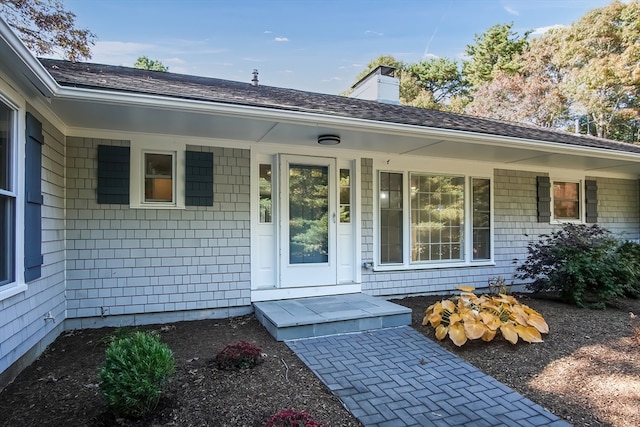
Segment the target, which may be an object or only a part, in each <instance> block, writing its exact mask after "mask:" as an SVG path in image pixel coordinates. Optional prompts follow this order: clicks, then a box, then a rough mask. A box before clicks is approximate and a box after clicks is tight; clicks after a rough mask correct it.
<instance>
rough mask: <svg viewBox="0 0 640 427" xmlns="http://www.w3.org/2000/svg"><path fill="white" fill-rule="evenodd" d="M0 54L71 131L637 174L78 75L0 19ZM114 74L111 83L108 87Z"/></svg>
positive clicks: (406, 125) (175, 82) (441, 118)
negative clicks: (322, 141) (40, 55)
mask: <svg viewBox="0 0 640 427" xmlns="http://www.w3.org/2000/svg"><path fill="white" fill-rule="evenodd" d="M0 56H1V57H2V58H3V61H2V63H3V66H2V68H1V69H0V76H1V75H2V74H4V75H5V76H8V77H9V78H10V79H11V80H13V81H15V82H16V83H17V84H18V86H19V87H20V89H21V90H23V91H24V93H25V94H26V95H27V96H28V97H30V98H31V99H36V98H37V99H40V100H42V101H43V102H42V103H41V104H40V105H43V106H45V107H46V108H48V109H49V112H50V114H51V115H52V117H55V118H56V119H57V122H58V124H59V125H60V126H62V127H63V129H61V130H62V131H63V132H64V133H65V134H66V135H71V136H72V135H78V134H82V133H84V134H86V133H87V132H89V133H90V132H94V131H98V130H99V131H106V132H127V133H130V132H132V133H150V134H158V135H174V136H181V137H197V138H216V139H224V140H228V141H231V143H233V141H237V142H238V144H239V145H245V146H246V144H258V145H260V144H280V145H284V146H286V145H291V146H296V147H318V144H317V138H318V136H319V135H322V134H336V135H339V136H340V139H341V143H340V145H339V148H340V149H345V150H354V151H357V152H358V153H361V155H363V156H367V155H372V156H373V155H376V154H379V155H385V154H388V155H406V156H424V157H430V158H449V159H460V160H470V161H483V162H485V161H486V162H493V163H496V164H502V165H506V166H508V167H513V168H561V169H572V170H579V171H584V172H585V173H586V174H589V173H593V174H603V173H604V174H616V175H627V176H633V177H640V147H638V146H631V145H629V144H624V143H617V142H614V141H604V140H598V139H596V138H593V139H590V138H580V137H577V136H568V135H567V134H563V133H559V132H558V133H556V134H553V132H552V131H545V130H540V129H534V128H532V127H527V126H524V125H518V124H510V123H500V122H496V121H491V120H488V119H481V118H476V117H469V116H466V117H465V116H460V115H453V114H450V113H443V112H437V111H426V110H422V109H410V108H409V107H403V106H390V105H385V106H382V105H379V103H376V102H373V101H361V100H353V99H346V98H343V97H336V96H331V95H322V94H313V93H308V92H302V91H295V90H290V89H280V88H270V87H266V86H261V87H259V88H250V89H247V88H248V87H249V86H250V85H248V84H246V85H243V84H241V83H237V82H228V81H222V80H217V79H208V78H200V77H194V76H181V75H175V74H171V73H160V74H158V73H156V74H155V75H153V74H151V73H148V72H144V71H141V70H132V69H127V68H124V67H110V66H99V65H90V64H87V66H88V69H89V71H88V72H87V73H83V70H82V68H81V67H82V66H83V64H70V65H65V63H64V62H63V61H58V62H56V61H50V60H45V61H43V60H38V59H36V58H35V57H33V55H32V54H31V53H30V52H29V50H28V49H27V48H26V47H25V46H24V44H22V42H21V41H20V40H19V39H18V38H17V37H16V36H15V34H14V33H13V32H12V30H11V29H10V28H9V27H8V25H7V24H6V23H5V22H4V21H3V20H2V19H0ZM89 65H90V66H89ZM59 67H60V68H65V67H66V70H59V69H58V68H59ZM119 73H120V74H119ZM145 73H146V74H145ZM76 75H79V77H78V79H79V80H78V81H75V80H74V79H75V78H76ZM56 76H57V77H56ZM120 77H122V79H121V80H118V79H119V78H120ZM82 79H85V80H82ZM103 79H104V80H103ZM114 81H115V82H116V86H110V85H111V84H113V82H114ZM87 83H88V84H89V86H87ZM158 88H159V89H158ZM189 91H190V92H189ZM582 141H586V142H585V143H584V144H583V143H582ZM325 148H326V149H327V150H328V153H330V152H332V150H335V147H325Z"/></svg>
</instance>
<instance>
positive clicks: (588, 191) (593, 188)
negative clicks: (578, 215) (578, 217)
mask: <svg viewBox="0 0 640 427" xmlns="http://www.w3.org/2000/svg"><path fill="white" fill-rule="evenodd" d="M584 195H585V197H584V199H585V206H586V212H585V213H586V215H585V221H586V222H587V223H589V224H595V223H597V222H598V182H597V181H591V180H586V181H585V182H584Z"/></svg>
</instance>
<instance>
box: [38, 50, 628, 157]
mask: <svg viewBox="0 0 640 427" xmlns="http://www.w3.org/2000/svg"><path fill="white" fill-rule="evenodd" d="M40 62H41V63H42V64H43V65H44V67H45V68H46V69H47V70H48V72H49V73H50V74H51V76H52V77H53V78H54V79H55V80H56V81H57V82H58V84H60V85H61V86H66V87H79V88H90V89H99V90H107V91H117V92H125V93H138V94H149V95H158V96H166V97H171V98H180V99H191V100H198V101H205V102H212V103H222V104H231V105H245V106H251V107H262V108H268V109H274V110H283V111H297V112H306V113H316V114H324V115H327V116H335V117H345V118H355V119H363V120H372V121H377V122H385V123H397V124H406V125H414V126H421V127H428V128H436V129H448V130H456V131H465V132H472V133H477V134H488V135H499V136H505V137H512V138H520V139H527V140H535V141H544V142H551V143H558V144H563V145H572V146H579V147H589V148H599V149H606V150H614V151H619V152H620V151H622V152H628V153H638V154H640V146H637V145H632V144H627V143H622V142H617V141H612V140H607V139H601V138H595V137H591V136H584V135H576V134H573V133H568V132H563V131H558V130H551V129H546V128H540V127H536V126H530V125H525V124H519V123H511V122H504V121H499V120H493V119H487V118H481V117H473V116H467V115H463V114H455V113H449V112H443V111H437V110H428V109H423V108H414V107H408V106H404V105H393V104H384V103H379V102H375V101H367V100H361V99H354V98H347V97H343V96H337V95H327V94H321V93H314V92H306V91H301V90H295V89H284V88H278V87H273V86H262V85H259V86H252V85H251V84H250V83H248V82H247V83H242V82H234V81H229V80H222V79H216V78H210V77H199V76H190V75H185V74H175V73H168V72H167V73H165V72H158V71H147V70H139V69H136V68H130V67H118V66H112V65H100V64H91V63H80V62H76V63H73V62H68V61H61V60H53V59H40Z"/></svg>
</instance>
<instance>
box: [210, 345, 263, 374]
mask: <svg viewBox="0 0 640 427" xmlns="http://www.w3.org/2000/svg"><path fill="white" fill-rule="evenodd" d="M213 360H214V362H215V364H216V366H217V367H218V369H223V370H239V369H247V368H253V367H255V366H256V365H259V364H260V363H262V362H263V356H262V349H261V348H260V347H257V346H256V345H255V344H252V343H250V342H247V341H238V342H235V343H232V344H229V345H227V346H226V347H225V348H223V349H222V351H221V352H220V353H218V354H217V355H216V357H215V358H214V359H213Z"/></svg>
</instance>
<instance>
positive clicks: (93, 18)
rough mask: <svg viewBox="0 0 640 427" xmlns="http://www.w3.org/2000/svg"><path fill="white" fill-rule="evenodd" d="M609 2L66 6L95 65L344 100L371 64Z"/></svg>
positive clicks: (441, 51) (450, 48) (457, 49)
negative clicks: (158, 64)
mask: <svg viewBox="0 0 640 427" xmlns="http://www.w3.org/2000/svg"><path fill="white" fill-rule="evenodd" d="M609 3H610V1H608V0H422V1H419V0H396V1H389V0H384V1H382V0H369V1H361V0H64V6H65V8H67V9H68V10H70V11H72V12H73V13H75V14H76V22H77V24H78V26H80V27H82V28H88V29H90V30H91V31H93V32H94V33H95V34H96V35H97V43H96V45H95V46H94V47H93V50H92V51H93V57H92V59H91V62H97V63H102V64H112V65H125V66H132V65H133V63H134V62H135V60H136V58H138V57H139V56H143V55H144V56H148V57H149V58H151V59H158V60H160V61H162V63H163V64H165V65H166V66H168V67H169V71H171V72H176V73H185V74H193V75H200V76H209V77H217V78H222V79H228V80H235V81H246V82H249V81H250V80H251V77H252V76H251V72H252V71H253V69H254V68H255V69H258V71H259V73H260V75H259V79H260V84H263V85H269V86H278V87H287V88H293V89H301V90H307V91H312V92H321V93H329V94H338V93H340V92H343V91H345V90H346V89H348V88H349V87H350V86H351V85H352V84H353V83H354V80H355V77H356V76H357V75H358V73H360V72H361V71H362V70H363V69H364V68H365V66H366V64H367V63H369V62H370V61H371V60H373V59H375V58H377V57H378V56H380V55H392V56H394V57H395V58H396V59H398V60H401V61H404V62H417V61H420V60H421V59H423V58H427V57H433V56H435V57H447V58H451V59H457V60H461V59H463V58H464V50H465V47H466V45H467V44H472V43H473V40H474V35H475V34H481V33H483V32H484V31H485V30H486V29H487V28H489V27H490V26H492V25H494V24H503V23H510V22H513V23H514V30H515V31H517V32H518V33H520V34H522V33H523V32H524V31H526V30H529V29H531V30H536V31H543V30H544V29H545V28H548V27H551V26H554V25H568V24H571V23H572V22H574V21H576V20H577V19H579V18H580V17H581V16H582V15H584V14H585V13H586V12H587V11H588V10H590V9H594V8H597V7H602V6H606V5H607V4H609Z"/></svg>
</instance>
